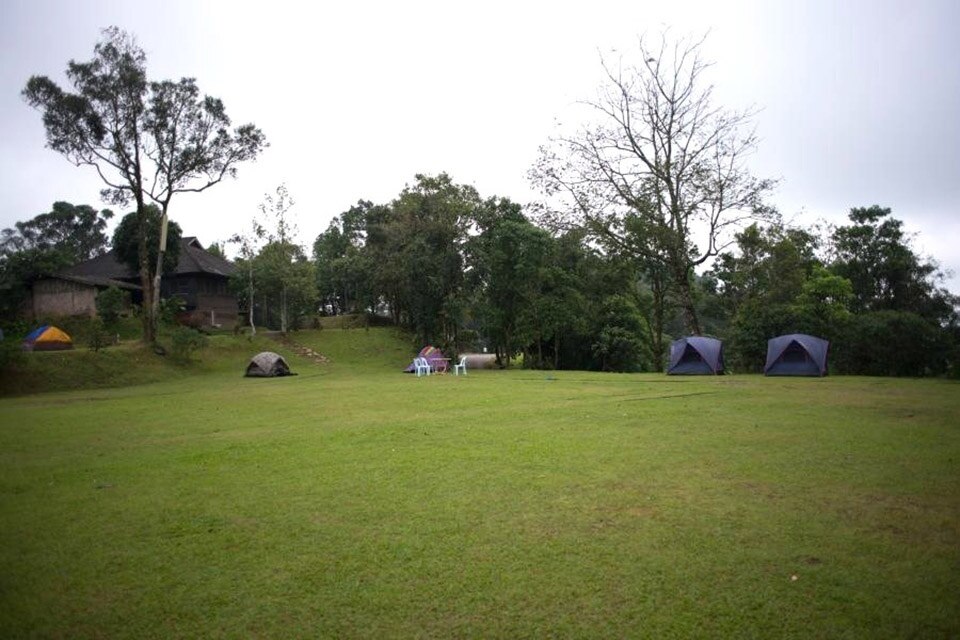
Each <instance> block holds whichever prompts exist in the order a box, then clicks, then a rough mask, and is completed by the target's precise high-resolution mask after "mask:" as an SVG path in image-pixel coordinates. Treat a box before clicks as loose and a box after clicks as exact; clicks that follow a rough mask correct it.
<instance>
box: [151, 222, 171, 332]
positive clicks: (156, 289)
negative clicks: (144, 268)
mask: <svg viewBox="0 0 960 640" xmlns="http://www.w3.org/2000/svg"><path fill="white" fill-rule="evenodd" d="M166 252H167V203H164V204H163V212H162V214H161V216H160V246H159V247H157V270H156V271H154V272H153V294H154V295H153V300H152V301H151V306H150V308H151V309H152V315H153V326H154V333H156V326H157V318H159V317H160V278H162V277H163V256H164V254H165V253H166Z"/></svg>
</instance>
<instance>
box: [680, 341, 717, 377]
mask: <svg viewBox="0 0 960 640" xmlns="http://www.w3.org/2000/svg"><path fill="white" fill-rule="evenodd" d="M721 373H723V343H722V342H720V341H719V340H717V339H716V338H707V337H704V336H687V337H686V338H680V339H679V340H674V341H673V343H672V344H671V345H670V366H669V367H667V375H672V376H673V375H688V376H702V375H719V374H721Z"/></svg>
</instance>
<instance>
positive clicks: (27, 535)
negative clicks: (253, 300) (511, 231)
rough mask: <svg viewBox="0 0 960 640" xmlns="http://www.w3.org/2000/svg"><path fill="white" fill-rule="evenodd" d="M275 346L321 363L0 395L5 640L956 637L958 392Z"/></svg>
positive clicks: (310, 335)
mask: <svg viewBox="0 0 960 640" xmlns="http://www.w3.org/2000/svg"><path fill="white" fill-rule="evenodd" d="M296 339H297V340H298V341H300V342H302V343H304V344H308V345H309V346H311V347H313V348H315V349H316V350H318V351H320V352H322V353H324V354H326V355H328V356H329V357H330V358H331V359H332V362H331V363H329V364H327V365H317V364H313V363H311V362H307V361H305V360H300V359H298V358H296V357H291V358H290V361H291V365H292V366H293V368H294V370H296V371H298V372H299V373H300V375H299V376H297V377H294V378H285V379H244V378H242V377H240V374H241V373H242V370H243V367H244V365H245V363H246V362H245V360H246V357H247V356H248V355H250V351H251V349H252V350H254V351H255V350H259V347H264V348H272V349H273V350H279V349H278V348H277V346H276V344H275V343H268V342H266V341H263V342H260V341H258V342H257V343H256V344H254V345H251V344H247V343H245V341H244V340H242V339H236V338H232V337H220V338H217V339H215V340H214V345H213V347H212V348H211V349H210V351H209V352H208V353H207V354H205V355H204V361H203V362H202V363H201V364H197V365H194V366H193V367H188V368H170V369H169V370H168V369H163V368H162V367H161V368H159V369H157V370H156V371H154V374H149V370H150V369H149V367H152V366H154V365H149V364H143V365H141V366H142V370H141V372H140V373H139V374H137V375H139V376H140V377H137V376H136V375H134V376H133V378H134V379H135V380H138V381H141V382H143V381H144V380H146V379H149V378H150V377H151V375H153V377H154V378H156V377H163V378H169V379H167V380H165V381H163V382H152V383H147V384H140V385H138V386H118V387H116V388H102V389H80V390H73V391H64V392H55V393H44V394H34V395H24V396H19V397H12V398H6V399H3V400H0V637H5V638H7V637H11V638H12V637H52V638H101V637H111V638H114V637H121V638H127V637H128V638H168V637H203V638H216V637H244V638H246V637H271V638H296V637H338V638H349V637H365V638H369V637H374V638H384V637H404V638H405V637H500V638H540V637H600V638H622V637H649V638H672V637H676V638H687V637H701V638H715V637H732V638H748V637H755V638H772V637H776V638H794V637H795V638H955V637H958V636H960V385H958V384H957V383H955V382H946V381H940V380H904V379H879V378H853V377H850V378H844V377H835V378H825V379H787V378H763V377H758V376H726V377H717V378H703V377H698V378H675V377H666V376H660V375H647V374H644V375H617V374H596V373H584V372H536V371H522V370H521V371H509V372H501V371H473V372H470V374H469V375H468V376H467V377H465V378H464V377H454V376H431V377H429V378H420V379H418V378H416V377H414V376H411V375H402V374H400V373H399V370H400V369H401V368H402V367H403V366H404V365H405V364H406V363H407V361H408V360H409V357H410V355H411V354H410V348H409V343H408V342H406V341H404V340H403V339H402V337H401V336H399V335H398V334H396V333H394V332H393V331H391V330H388V329H371V330H370V331H364V330H362V329H354V330H350V331H341V330H331V329H326V330H324V331H319V332H303V333H300V334H297V335H296ZM109 353H110V351H109V350H108V352H107V354H108V356H107V357H116V358H120V356H119V355H116V353H117V352H114V356H109ZM284 353H286V352H284ZM94 355H98V354H85V353H83V352H77V353H73V354H58V355H57V356H56V357H57V358H61V361H60V363H59V364H56V367H54V365H52V364H51V363H52V362H53V361H52V360H51V361H46V362H44V363H43V366H47V367H48V368H49V367H53V368H57V369H58V370H59V369H60V368H62V367H68V368H69V367H71V366H73V367H74V369H75V370H76V371H79V372H81V373H83V372H86V371H88V370H89V369H88V367H89V366H91V365H89V364H80V363H81V359H83V358H89V357H90V356H94ZM41 356H42V357H48V356H49V354H41ZM70 358H75V360H74V361H73V362H74V364H73V365H71V364H70V363H71V360H70ZM163 366H164V367H166V366H167V365H163ZM81 377H82V376H81ZM113 382H114V383H115V384H120V383H122V380H120V379H114V381H113Z"/></svg>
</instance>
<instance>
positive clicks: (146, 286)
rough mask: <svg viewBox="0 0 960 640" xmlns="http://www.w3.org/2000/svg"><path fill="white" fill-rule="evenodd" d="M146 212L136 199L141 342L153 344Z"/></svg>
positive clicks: (154, 328) (155, 325)
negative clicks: (140, 295) (140, 294)
mask: <svg viewBox="0 0 960 640" xmlns="http://www.w3.org/2000/svg"><path fill="white" fill-rule="evenodd" d="M146 215H147V214H146V211H145V210H144V204H143V199H142V197H140V196H138V197H137V226H138V231H137V236H138V239H137V255H138V257H139V259H140V288H141V290H142V293H143V300H142V301H141V305H140V310H141V321H142V322H143V341H144V342H145V343H147V344H150V345H152V344H154V343H155V342H156V341H157V323H156V316H155V314H154V311H153V298H154V296H153V280H152V279H151V278H150V259H149V257H148V255H147V234H146V227H147V223H146Z"/></svg>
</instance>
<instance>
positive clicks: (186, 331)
mask: <svg viewBox="0 0 960 640" xmlns="http://www.w3.org/2000/svg"><path fill="white" fill-rule="evenodd" d="M208 343H209V340H208V339H207V337H206V336H205V335H203V334H202V333H200V332H198V331H194V330H193V329H190V328H188V327H174V329H173V330H172V331H171V332H170V356H171V357H172V358H173V359H174V360H175V361H176V362H179V363H187V362H190V359H191V358H192V356H193V354H194V352H196V351H199V350H200V349H203V348H205V347H206V346H207V344H208Z"/></svg>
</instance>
